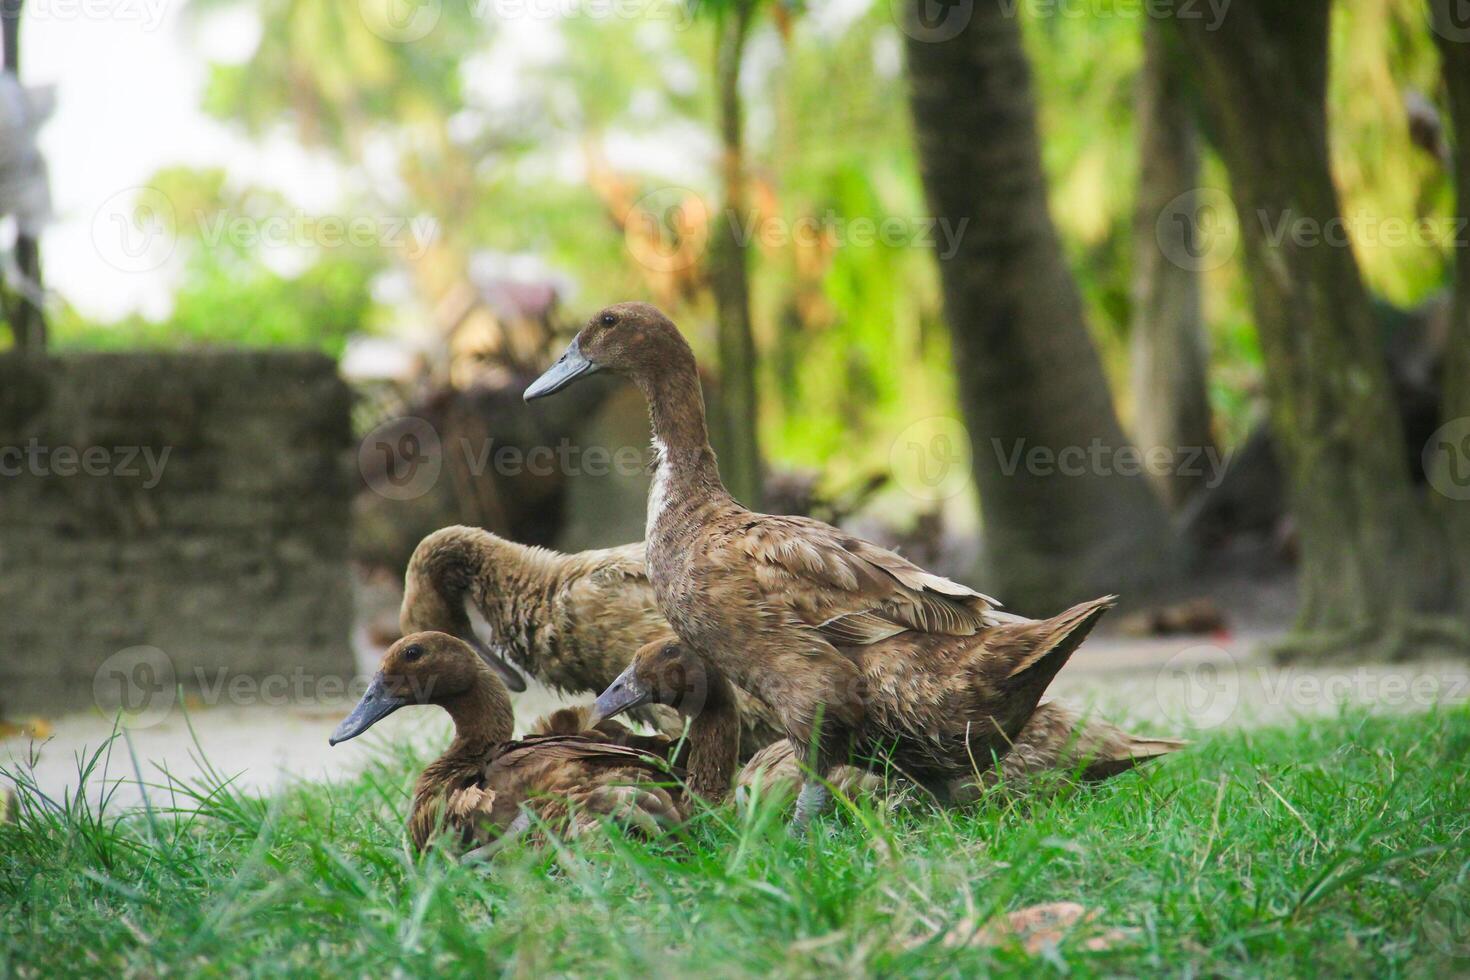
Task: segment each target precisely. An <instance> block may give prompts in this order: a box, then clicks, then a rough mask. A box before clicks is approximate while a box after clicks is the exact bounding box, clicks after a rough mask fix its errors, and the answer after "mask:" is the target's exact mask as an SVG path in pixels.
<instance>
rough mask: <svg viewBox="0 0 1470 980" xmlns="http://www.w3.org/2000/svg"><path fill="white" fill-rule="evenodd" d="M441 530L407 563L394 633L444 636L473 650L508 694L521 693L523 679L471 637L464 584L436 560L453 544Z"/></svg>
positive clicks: (446, 563) (452, 569) (449, 564)
mask: <svg viewBox="0 0 1470 980" xmlns="http://www.w3.org/2000/svg"><path fill="white" fill-rule="evenodd" d="M457 530H459V529H458V528H445V529H444V530H443V531H438V532H435V533H434V534H432V535H430V536H429V537H427V538H425V539H424V541H423V542H422V543H420V544H419V546H418V549H417V550H415V551H414V555H413V558H412V559H411V560H410V561H409V563H408V574H407V575H406V576H405V577H404V583H403V604H402V605H400V606H399V607H398V629H399V632H400V633H402V634H403V635H404V636H409V635H410V634H413V633H426V632H431V631H432V632H439V631H442V632H445V633H449V634H451V635H452V636H454V637H456V638H458V639H460V640H462V641H463V642H464V643H466V644H468V645H469V646H470V647H471V648H473V649H474V651H475V653H476V654H478V655H479V657H480V659H481V660H483V661H485V663H486V664H488V665H489V666H490V667H491V668H492V669H494V671H495V672H496V673H497V674H499V675H500V679H501V680H503V681H505V686H506V687H508V688H510V689H511V690H512V691H524V690H525V689H526V679H525V678H524V677H522V676H521V675H520V672H519V671H517V670H516V669H515V668H514V667H512V666H511V665H510V664H508V663H506V662H505V658H504V657H501V656H499V655H498V654H496V653H495V652H494V651H492V650H491V649H490V648H489V647H487V646H486V645H485V644H484V642H482V641H481V640H480V638H479V637H478V636H476V635H475V629H474V627H473V626H471V625H470V616H469V613H468V612H466V611H465V591H466V589H467V588H468V582H467V581H464V582H461V581H456V580H455V579H456V575H455V572H456V570H457V566H456V565H455V564H454V563H453V562H451V561H448V560H443V561H440V560H436V559H438V558H439V557H441V555H440V554H439V553H440V552H445V551H448V550H450V549H451V548H452V547H453V546H455V544H456V541H455V540H454V538H453V537H452V536H451V535H450V532H453V531H457Z"/></svg>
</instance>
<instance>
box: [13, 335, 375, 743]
mask: <svg viewBox="0 0 1470 980" xmlns="http://www.w3.org/2000/svg"><path fill="white" fill-rule="evenodd" d="M349 406H350V396H349V393H348V390H347V388H346V386H345V385H344V384H343V383H342V382H341V380H340V379H339V378H338V376H337V373H336V368H335V365H334V364H333V362H332V361H331V360H330V359H328V358H326V357H322V356H319V355H315V354H307V353H299V352H241V351H228V352H211V353H146V354H144V353H126V354H72V355H65V356H53V357H50V358H47V359H44V360H34V359H31V360H28V359H25V358H23V357H17V356H10V357H4V358H0V713H4V714H7V715H12V716H14V715H17V714H21V713H27V712H35V711H45V710H55V709H59V708H73V707H84V706H89V705H92V704H94V703H96V701H98V700H102V701H106V700H108V699H107V698H106V697H102V696H101V692H102V691H103V690H104V687H105V685H104V687H96V686H95V685H94V681H95V680H96V678H97V674H98V668H99V666H101V665H103V664H104V663H108V662H109V658H113V660H112V661H111V663H113V664H116V663H117V655H118V653H119V651H125V650H127V649H128V648H132V647H137V646H140V645H141V646H147V647H153V648H157V650H159V651H162V655H163V657H164V658H166V662H165V664H164V665H165V666H166V667H168V668H170V669H172V671H173V672H174V674H175V677H176V679H177V680H178V682H179V683H181V684H183V686H184V687H185V689H186V690H189V689H196V688H197V687H198V686H199V685H200V682H201V681H202V682H203V683H204V684H205V685H208V684H211V683H214V682H216V681H217V680H218V679H219V678H220V677H222V676H229V677H231V678H235V677H247V678H252V677H253V678H261V677H265V676H269V675H274V674H280V673H282V672H286V673H291V674H293V675H297V676H298V678H299V675H301V674H303V673H304V674H305V675H307V683H308V685H309V684H310V683H311V680H310V678H311V677H313V676H318V677H319V676H324V675H332V676H334V677H336V678H339V679H340V678H346V677H348V676H350V673H351V670H352V664H353V659H352V655H351V651H350V647H349V637H350V632H351V616H352V602H351V593H350V583H349V579H348V567H347V550H348V535H349V513H350V509H349V497H350V492H351V489H352V485H351V483H350V482H349V473H350V470H349V469H348V467H349V466H350V465H351V451H352V448H353V447H352V432H351V425H350V422H349ZM130 657H131V659H130ZM158 659H159V655H158V654H156V653H151V654H147V655H146V656H144V657H143V661H144V662H146V663H147V664H148V667H149V671H150V672H149V673H148V675H147V676H148V677H149V678H152V679H153V681H152V682H153V683H154V684H164V683H167V678H164V679H163V680H161V681H160V680H157V679H156V677H157V673H158V672H157V670H156V669H155V668H157V667H158V666H159V664H158V663H157V661H158ZM122 660H123V661H124V662H125V663H124V666H128V665H129V664H136V662H138V658H137V656H136V655H124V656H123V657H122ZM298 683H299V680H298ZM240 690H243V689H240ZM307 693H312V692H311V691H307ZM170 696H171V695H170ZM244 696H245V697H248V696H249V695H248V694H246V695H244ZM110 707H111V705H110V704H104V705H103V708H104V710H106V709H108V708H110Z"/></svg>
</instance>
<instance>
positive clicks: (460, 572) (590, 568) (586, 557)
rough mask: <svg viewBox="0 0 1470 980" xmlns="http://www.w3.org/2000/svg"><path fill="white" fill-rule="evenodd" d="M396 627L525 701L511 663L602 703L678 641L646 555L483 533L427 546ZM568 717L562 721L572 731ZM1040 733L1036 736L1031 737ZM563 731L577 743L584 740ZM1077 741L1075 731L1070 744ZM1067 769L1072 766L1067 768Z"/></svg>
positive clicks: (776, 731)
mask: <svg viewBox="0 0 1470 980" xmlns="http://www.w3.org/2000/svg"><path fill="white" fill-rule="evenodd" d="M467 602H469V603H473V604H474V607H475V608H476V609H477V610H478V611H479V612H480V614H481V615H482V616H483V617H485V621H486V623H487V624H488V625H489V627H490V630H491V634H492V635H493V637H494V640H493V646H494V647H495V650H494V651H492V650H491V649H489V648H488V647H487V646H486V645H485V644H483V643H482V642H481V641H480V640H479V639H478V638H477V637H476V636H475V632H474V629H473V628H472V626H471V625H470V618H469V615H468V613H467V612H466V610H467V605H466V603H467ZM399 623H400V626H401V628H402V630H403V632H404V633H405V634H407V633H416V632H420V631H425V630H437V631H440V632H444V633H450V634H453V635H455V636H458V637H459V638H460V639H463V640H464V641H465V642H467V643H469V644H471V645H472V646H474V647H475V648H476V649H477V650H478V651H479V652H480V654H481V656H483V657H484V658H485V659H486V661H487V662H488V663H490V664H492V666H494V667H496V669H497V670H499V671H500V672H501V673H502V675H503V676H505V675H509V676H510V677H512V678H513V679H514V682H515V683H514V684H513V685H512V687H511V689H512V690H522V689H524V687H525V684H524V682H523V681H522V680H521V678H520V676H519V675H518V674H516V672H515V668H513V667H510V666H508V665H507V663H506V660H509V661H510V662H511V663H513V664H514V665H515V667H519V668H520V669H521V670H524V671H526V672H527V673H529V674H531V675H532V676H533V677H535V678H536V679H537V680H539V681H541V682H542V683H543V684H546V685H547V686H549V687H551V688H553V689H554V690H557V691H560V692H562V693H565V694H573V695H576V694H590V695H594V696H595V695H597V694H600V693H601V692H603V691H604V690H606V689H607V687H608V686H609V685H611V684H612V683H613V681H614V680H615V679H616V678H617V677H618V675H619V674H620V673H621V672H622V671H623V670H624V668H626V667H627V666H628V663H629V651H632V650H637V649H638V648H639V647H641V646H643V645H644V644H646V643H650V642H653V641H655V640H659V639H672V638H673V635H674V634H673V630H671V629H670V628H669V624H668V621H667V620H665V619H664V618H663V615H662V614H660V613H659V611H658V604H657V602H656V601H655V600H654V596H653V585H652V584H651V583H650V582H649V581H648V573H647V569H646V566H645V564H644V549H643V545H642V544H641V543H639V544H630V545H624V546H623V547H620V548H605V549H599V550H595V551H583V552H580V553H578V554H575V555H566V554H561V553H559V552H555V551H549V550H547V549H545V548H536V547H528V546H526V545H522V544H517V543H516V542H514V541H507V540H506V539H504V538H502V537H499V536H498V535H495V534H492V533H490V532H489V531H486V530H483V529H481V528H475V527H446V528H443V529H441V530H438V531H435V532H434V533H432V534H430V535H428V536H427V537H425V538H424V539H423V541H421V542H419V546H418V547H417V548H416V549H415V550H414V553H413V558H412V559H411V560H410V561H409V563H408V571H407V574H406V575H405V576H404V590H403V604H402V606H401V607H400V610H399ZM735 699H736V701H737V703H738V705H739V708H740V718H741V735H740V754H741V759H742V760H747V759H753V758H754V756H755V755H756V754H757V753H766V754H767V757H768V758H769V755H770V753H767V752H766V750H768V749H769V747H770V746H772V745H774V744H776V743H785V738H786V736H785V733H784V729H783V728H782V727H781V723H780V720H779V719H778V718H777V717H776V714H775V712H774V711H772V710H771V708H770V707H768V706H767V705H765V704H764V703H763V702H761V701H759V700H757V699H756V698H753V697H751V696H750V695H749V694H747V693H746V692H745V691H743V690H741V689H739V688H738V687H737V688H736V689H735ZM567 710H569V711H570V710H576V711H585V710H586V709H567ZM571 717H572V716H571V715H568V716H567V718H566V719H564V720H566V721H567V723H570V719H571ZM639 720H643V721H648V722H651V723H652V724H654V725H655V726H656V727H657V728H658V729H659V730H660V731H661V732H663V733H665V734H666V735H669V736H674V735H677V734H678V733H679V732H680V731H681V730H682V728H683V723H682V721H681V720H680V719H679V718H678V715H677V714H676V713H675V712H673V711H669V710H667V709H666V708H663V707H662V706H660V705H658V704H656V703H654V704H651V705H650V706H649V709H648V715H647V716H644V715H640V716H639ZM1077 724H1078V725H1080V726H1081V730H1080V731H1079V732H1078V735H1077V739H1076V741H1077V742H1078V743H1079V744H1099V745H1100V744H1102V743H1103V742H1104V741H1106V740H1107V739H1108V738H1110V737H1111V733H1114V732H1116V731H1117V729H1114V728H1113V727H1112V726H1111V725H1108V724H1107V723H1106V722H1102V721H1093V720H1087V721H1078V722H1077ZM1033 725H1036V726H1037V728H1038V730H1037V731H1036V732H1034V733H1033V732H1032V730H1031V729H1032V726H1033ZM1048 727H1049V724H1048V715H1047V714H1046V713H1044V712H1040V711H1038V713H1037V715H1036V718H1035V721H1033V722H1027V724H1026V726H1025V727H1024V728H1023V729H1022V730H1021V734H1020V735H1018V736H1017V738H1016V746H1017V748H1018V750H1019V749H1020V748H1021V747H1029V746H1038V745H1044V744H1046V741H1047V739H1048V738H1053V737H1055V736H1053V735H1052V734H1051V733H1050V732H1049V731H1048ZM557 731H562V732H563V733H565V734H573V733H575V732H576V731H580V729H575V728H571V729H566V728H565V727H563V728H559V729H557ZM625 731H626V730H625ZM1070 733H1071V729H1070V728H1068V731H1067V732H1065V733H1063V734H1066V735H1070ZM790 752H791V749H790V745H789V743H786V744H785V747H784V748H783V749H780V750H779V751H778V752H777V753H776V754H778V755H779V754H780V753H785V754H786V755H787V756H788V757H789V756H790ZM1041 757H1042V758H1046V757H1048V755H1047V754H1046V753H1043V754H1042V756H1041ZM1059 759H1060V761H1061V764H1062V765H1064V766H1069V763H1070V761H1071V760H1070V759H1069V758H1068V757H1066V756H1059ZM1014 764H1015V763H1014V762H1008V763H1004V765H1014ZM782 771H783V772H789V773H791V774H792V775H794V774H795V773H797V772H798V771H799V768H798V767H797V765H796V763H795V761H794V760H791V761H790V766H789V769H783V770H782ZM1007 771H1008V770H1007ZM855 780H856V776H855V775H853V774H849V773H844V774H843V778H842V779H841V780H838V781H837V785H848V784H849V783H852V784H854V785H855V782H854V781H855ZM876 782H878V781H877V780H875V781H874V783H876Z"/></svg>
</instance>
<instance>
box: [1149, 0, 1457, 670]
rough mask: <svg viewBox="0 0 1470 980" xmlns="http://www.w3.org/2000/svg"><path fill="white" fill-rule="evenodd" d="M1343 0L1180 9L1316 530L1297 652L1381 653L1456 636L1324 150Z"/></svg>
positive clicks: (1292, 457) (1275, 395) (1280, 423)
mask: <svg viewBox="0 0 1470 980" xmlns="http://www.w3.org/2000/svg"><path fill="white" fill-rule="evenodd" d="M1330 8H1331V0H1250V2H1242V3H1237V4H1235V5H1234V6H1233V7H1232V8H1231V10H1230V16H1229V17H1226V18H1224V20H1223V21H1222V22H1221V23H1220V24H1219V25H1217V29H1214V30H1208V29H1206V28H1205V26H1204V25H1203V24H1201V23H1200V22H1199V21H1198V20H1197V19H1193V18H1186V17H1169V18H1167V22H1168V23H1171V24H1173V25H1175V26H1176V28H1177V29H1178V32H1179V36H1180V37H1181V38H1182V39H1183V41H1184V44H1185V47H1186V49H1187V50H1188V52H1189V54H1190V58H1191V61H1192V63H1193V64H1195V65H1196V66H1197V68H1198V71H1199V72H1200V86H1199V88H1200V90H1201V92H1202V94H1203V97H1204V99H1205V103H1206V109H1207V112H1208V116H1209V121H1210V126H1211V130H1212V136H1213V138H1214V140H1215V142H1216V144H1217V146H1218V149H1219V151H1220V154H1221V156H1222V157H1223V159H1224V161H1225V165H1226V167H1227V168H1228V170H1229V172H1230V178H1231V185H1232V192H1233V195H1234V198H1235V207H1236V211H1237V213H1238V215H1239V218H1240V227H1241V239H1242V242H1243V245H1244V250H1245V255H1244V257H1245V266H1246V271H1247V277H1248V279H1249V281H1250V283H1251V289H1252V300H1253V306H1254V310H1255V318H1256V329H1257V330H1258V332H1259V334H1260V339H1261V348H1262V351H1263V354H1264V357H1265V368H1266V382H1267V388H1268V392H1269V395H1270V399H1271V421H1272V428H1273V431H1274V433H1275V436H1276V441H1277V445H1278V447H1279V448H1280V450H1281V454H1282V462H1283V464H1284V467H1285V470H1286V473H1287V480H1288V484H1289V488H1290V499H1291V505H1292V513H1293V515H1294V517H1295V519H1296V523H1297V527H1298V530H1299V533H1300V539H1301V589H1302V607H1301V610H1300V614H1299V618H1298V623H1297V635H1296V636H1295V637H1293V638H1292V639H1291V640H1289V641H1288V642H1287V643H1286V644H1283V646H1282V648H1281V651H1280V652H1281V653H1282V654H1283V655H1285V656H1288V657H1294V656H1312V657H1331V656H1336V655H1340V654H1342V655H1349V656H1359V657H1361V656H1364V655H1367V656H1383V657H1397V656H1402V655H1405V654H1407V653H1409V652H1416V651H1418V650H1420V649H1423V648H1425V647H1426V646H1433V645H1436V644H1437V642H1438V641H1444V642H1446V643H1452V642H1458V638H1457V637H1455V636H1454V635H1453V634H1454V632H1455V631H1454V629H1453V628H1452V626H1451V624H1449V623H1448V622H1446V621H1444V620H1440V619H1436V618H1433V617H1431V616H1429V615H1426V614H1428V613H1430V612H1434V611H1437V610H1440V609H1442V608H1443V607H1444V603H1445V601H1446V599H1447V596H1446V591H1447V590H1446V588H1445V582H1446V576H1445V569H1446V561H1445V554H1444V551H1443V550H1441V549H1436V548H1434V547H1433V542H1432V539H1431V536H1430V532H1429V522H1428V521H1427V520H1426V515H1425V508H1424V507H1423V501H1422V498H1421V497H1420V495H1419V494H1418V493H1417V492H1416V491H1415V490H1414V488H1413V486H1412V484H1411V479H1410V474H1409V472H1408V468H1407V467H1406V465H1405V462H1404V461H1405V458H1406V457H1405V453H1404V437H1403V431H1402V427H1401V424H1400V422H1399V417H1398V414H1397V412H1396V410H1395V408H1394V403H1393V398H1392V394H1391V391H1390V387H1389V380H1388V376H1387V369H1386V365H1385V363H1384V358H1383V353H1382V350H1381V347H1380V345H1379V343H1378V339H1377V333H1376V329H1375V326H1374V320H1373V315H1372V310H1371V307H1370V306H1369V301H1368V295H1367V292H1366V290H1365V288H1364V286H1363V283H1362V280H1361V278H1360V277H1359V273H1358V266H1357V261H1356V259H1355V258H1354V256H1353V251H1352V247H1351V243H1349V242H1345V241H1342V240H1340V239H1334V238H1333V237H1332V229H1333V228H1338V229H1340V228H1341V227H1342V224H1341V217H1340V215H1341V210H1340V207H1339V204H1338V199H1337V192H1336V188H1335V187H1334V185H1333V182H1332V174H1331V168H1330V165H1329V157H1328V147H1327V114H1326V92H1327V38H1328V26H1329V19H1330Z"/></svg>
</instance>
